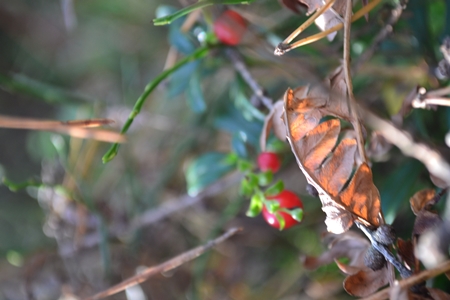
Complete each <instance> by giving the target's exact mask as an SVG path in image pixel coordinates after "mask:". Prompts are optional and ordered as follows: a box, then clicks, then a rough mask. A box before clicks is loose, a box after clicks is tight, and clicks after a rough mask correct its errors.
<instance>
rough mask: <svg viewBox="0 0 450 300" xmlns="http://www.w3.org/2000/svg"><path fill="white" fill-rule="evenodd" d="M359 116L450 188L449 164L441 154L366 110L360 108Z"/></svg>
mask: <svg viewBox="0 0 450 300" xmlns="http://www.w3.org/2000/svg"><path fill="white" fill-rule="evenodd" d="M360 114H361V115H362V118H363V119H364V120H365V122H366V123H367V124H368V125H369V126H371V127H372V128H374V129H376V130H378V131H379V132H380V133H381V134H382V135H383V136H384V138H385V139H386V140H387V141H388V142H389V143H391V144H393V145H395V146H397V147H398V148H399V149H400V150H401V151H402V152H403V153H404V154H405V155H407V156H410V157H414V158H416V159H418V160H419V161H421V162H422V163H423V164H424V165H425V167H426V168H427V169H428V171H429V172H430V173H431V174H433V175H434V176H436V177H438V178H439V179H441V180H443V181H444V182H445V183H446V184H447V185H448V186H450V164H449V163H448V162H447V161H446V160H445V159H444V158H443V157H442V155H441V154H439V153H438V152H437V151H436V150H434V149H432V148H430V147H429V146H427V145H425V144H423V143H417V142H415V141H414V140H413V138H412V137H411V136H410V135H409V134H408V133H407V132H405V131H403V130H400V129H398V128H397V127H395V126H394V125H393V124H392V123H391V122H388V121H386V120H383V119H382V118H380V117H378V116H377V115H375V114H374V113H372V112H370V111H368V110H366V109H363V108H361V109H360Z"/></svg>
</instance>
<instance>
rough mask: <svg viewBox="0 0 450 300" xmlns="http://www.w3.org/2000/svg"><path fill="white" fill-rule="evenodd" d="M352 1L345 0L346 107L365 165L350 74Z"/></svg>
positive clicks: (362, 141) (361, 135) (362, 138)
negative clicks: (348, 110)
mask: <svg viewBox="0 0 450 300" xmlns="http://www.w3.org/2000/svg"><path fill="white" fill-rule="evenodd" d="M352 3H353V2H352V0H347V5H346V10H345V18H344V75H345V83H346V84H347V93H348V98H347V100H348V105H349V109H350V113H351V115H352V125H353V127H354V128H355V132H356V140H357V141H358V153H359V156H360V158H361V160H362V161H363V162H364V163H367V157H366V152H365V151H364V137H363V134H362V130H361V123H360V122H359V116H358V110H357V108H356V106H355V102H356V100H355V96H354V95H353V82H352V76H351V73H350V31H351V27H352Z"/></svg>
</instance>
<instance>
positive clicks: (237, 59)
mask: <svg viewBox="0 0 450 300" xmlns="http://www.w3.org/2000/svg"><path fill="white" fill-rule="evenodd" d="M225 54H226V55H227V56H228V58H229V59H230V61H231V62H232V63H233V66H234V68H235V69H236V71H238V72H239V74H240V75H241V76H242V79H244V81H245V82H246V83H247V84H248V85H249V86H250V88H251V89H252V91H253V93H254V94H255V95H256V96H257V97H258V99H259V100H260V101H261V103H262V104H264V106H265V107H267V108H268V109H269V110H271V109H272V107H273V100H272V99H270V98H269V97H267V96H266V95H265V91H264V89H263V88H262V87H261V86H260V85H259V83H258V82H257V81H256V80H255V79H254V78H253V76H252V75H251V74H250V72H249V71H248V69H247V67H246V65H245V63H244V61H243V60H242V58H241V56H240V54H239V52H237V51H236V50H235V49H232V48H227V49H226V50H225Z"/></svg>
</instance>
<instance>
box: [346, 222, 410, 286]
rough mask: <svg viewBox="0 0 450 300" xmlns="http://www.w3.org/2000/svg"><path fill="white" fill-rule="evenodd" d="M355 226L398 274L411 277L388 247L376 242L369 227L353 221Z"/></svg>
mask: <svg viewBox="0 0 450 300" xmlns="http://www.w3.org/2000/svg"><path fill="white" fill-rule="evenodd" d="M355 224H356V226H358V228H359V229H361V231H362V232H364V234H365V235H366V236H367V237H368V238H369V240H370V242H371V243H372V246H373V247H374V248H375V249H377V250H378V252H380V253H381V254H383V256H384V257H385V258H386V260H387V261H388V262H390V263H391V264H392V265H393V266H394V267H395V268H396V269H397V270H398V271H399V273H400V276H402V278H408V277H411V275H412V274H413V273H412V272H411V271H410V270H408V269H407V268H406V267H405V266H404V265H402V264H401V263H400V262H399V261H398V260H397V258H396V257H395V256H394V255H393V254H392V253H391V251H389V249H388V248H387V247H386V246H384V245H382V244H380V243H379V242H377V241H376V240H375V239H374V237H373V235H374V232H373V231H372V230H370V229H369V228H367V227H366V226H364V225H363V224H361V223H360V222H355Z"/></svg>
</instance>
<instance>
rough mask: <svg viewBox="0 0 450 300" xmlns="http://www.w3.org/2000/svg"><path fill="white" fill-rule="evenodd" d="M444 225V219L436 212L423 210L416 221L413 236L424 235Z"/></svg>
mask: <svg viewBox="0 0 450 300" xmlns="http://www.w3.org/2000/svg"><path fill="white" fill-rule="evenodd" d="M441 224H442V219H441V217H439V215H438V214H437V213H435V212H431V211H428V210H421V211H420V212H419V213H418V214H417V217H416V220H415V221H414V228H413V236H418V235H422V234H423V233H424V232H426V231H428V230H429V229H432V228H436V227H438V226H439V225H441Z"/></svg>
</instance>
